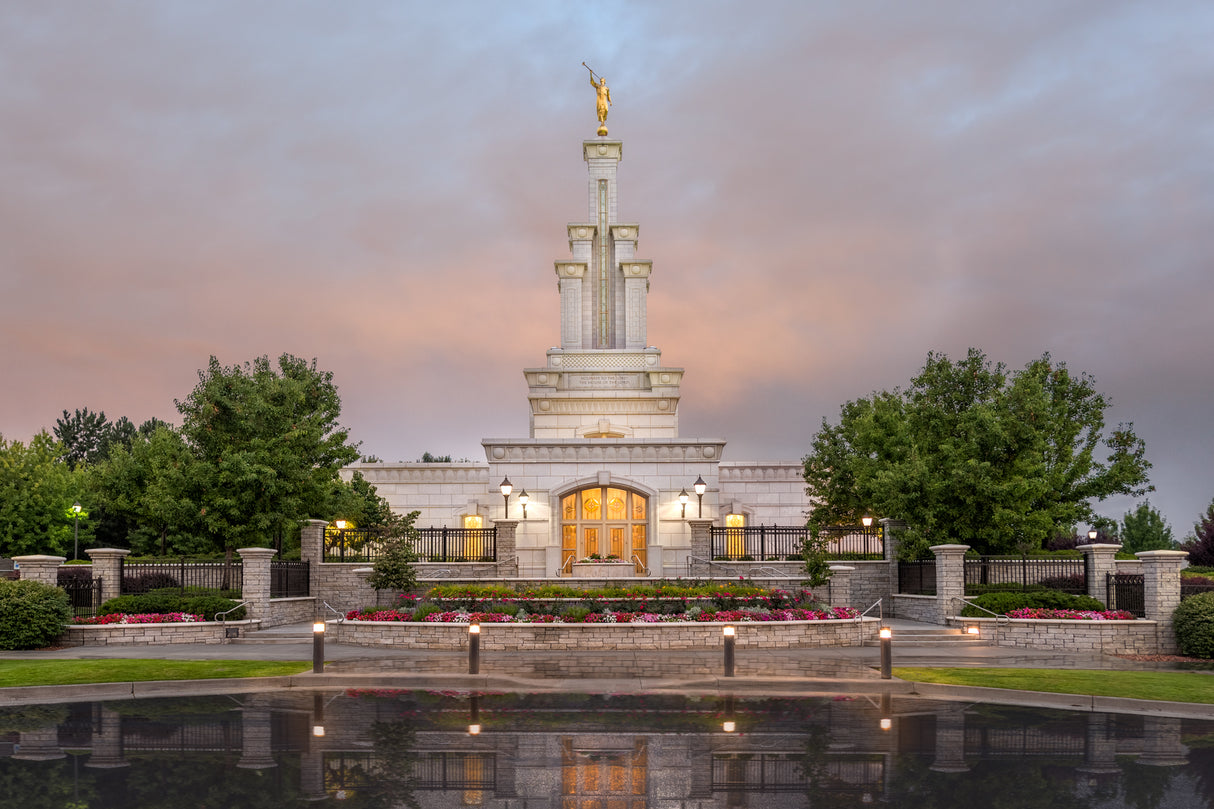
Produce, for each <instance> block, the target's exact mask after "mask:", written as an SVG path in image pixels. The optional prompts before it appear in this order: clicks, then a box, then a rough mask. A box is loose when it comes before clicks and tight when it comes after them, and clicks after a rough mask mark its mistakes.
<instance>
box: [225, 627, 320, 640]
mask: <svg viewBox="0 0 1214 809" xmlns="http://www.w3.org/2000/svg"><path fill="white" fill-rule="evenodd" d="M311 642H312V624H311V623H306V624H284V625H282V626H275V627H271V628H269V629H262V630H258V631H257V632H252V633H250V634H249V635H247V636H245V637H243V638H233V639H232V640H231V641H229V643H255V644H261V645H265V644H267V643H270V644H287V643H296V644H299V643H311Z"/></svg>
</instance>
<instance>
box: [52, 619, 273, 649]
mask: <svg viewBox="0 0 1214 809" xmlns="http://www.w3.org/2000/svg"><path fill="white" fill-rule="evenodd" d="M258 626H259V622H257V621H228V622H226V623H218V622H214V621H208V622H205V623H196V624H76V625H73V626H69V627H68V628H67V632H65V633H64V634H63V635H61V636H60V637H59V641H58V642H59V643H60V644H63V645H65V646H158V645H162V644H166V643H201V644H219V643H225V642H227V640H228V637H227V634H228V630H229V629H231V630H234V631H235V633H236V636H237V637H245V636H246V635H247V634H248V632H250V631H253V630H255V629H257V628H258Z"/></svg>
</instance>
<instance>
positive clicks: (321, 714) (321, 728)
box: [312, 694, 325, 739]
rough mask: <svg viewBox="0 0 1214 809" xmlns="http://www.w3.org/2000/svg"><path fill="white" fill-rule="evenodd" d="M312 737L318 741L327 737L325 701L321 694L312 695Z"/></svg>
mask: <svg viewBox="0 0 1214 809" xmlns="http://www.w3.org/2000/svg"><path fill="white" fill-rule="evenodd" d="M312 735H313V736H315V737H316V738H318V739H320V738H322V737H323V736H324V735H325V699H324V697H322V696H321V695H320V694H313V695H312Z"/></svg>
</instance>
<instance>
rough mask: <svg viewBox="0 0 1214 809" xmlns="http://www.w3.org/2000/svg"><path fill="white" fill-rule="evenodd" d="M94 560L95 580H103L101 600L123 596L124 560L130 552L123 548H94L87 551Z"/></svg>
mask: <svg viewBox="0 0 1214 809" xmlns="http://www.w3.org/2000/svg"><path fill="white" fill-rule="evenodd" d="M85 553H87V554H88V556H89V558H90V559H92V560H93V578H94V579H101V600H102V601H109V600H110V599H111V598H117V597H118V596H120V595H122V560H123V558H124V557H126V556H130V554H131V552H130V551H125V550H123V549H121V548H92V549H90V550H87V551H85Z"/></svg>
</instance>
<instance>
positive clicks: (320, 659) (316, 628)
mask: <svg viewBox="0 0 1214 809" xmlns="http://www.w3.org/2000/svg"><path fill="white" fill-rule="evenodd" d="M312 673H313V674H324V673H325V622H324V621H317V622H315V623H314V624H312Z"/></svg>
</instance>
